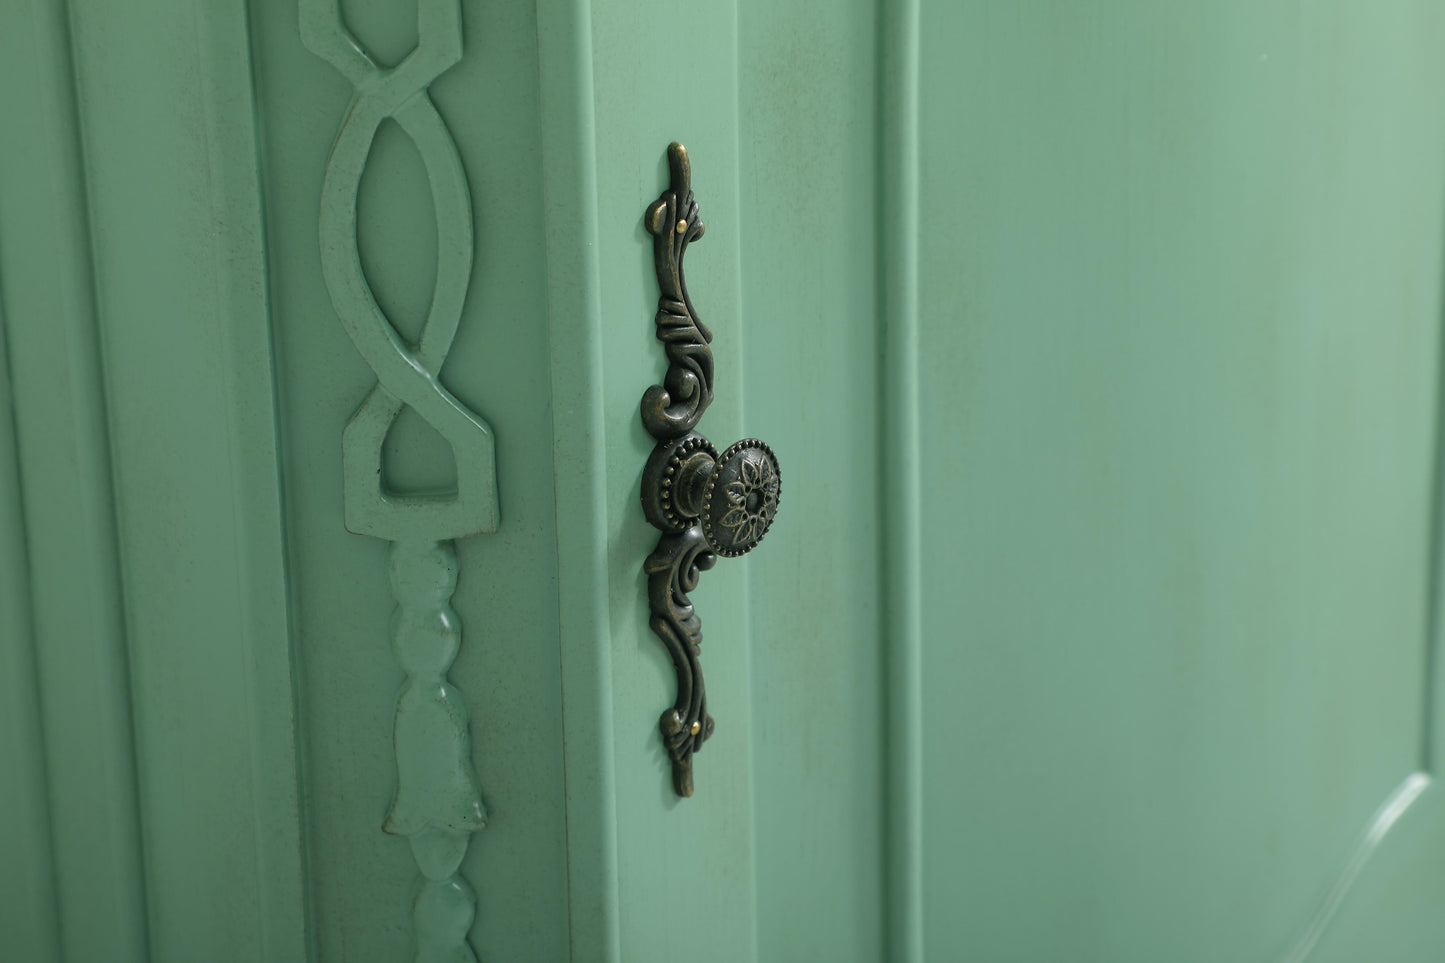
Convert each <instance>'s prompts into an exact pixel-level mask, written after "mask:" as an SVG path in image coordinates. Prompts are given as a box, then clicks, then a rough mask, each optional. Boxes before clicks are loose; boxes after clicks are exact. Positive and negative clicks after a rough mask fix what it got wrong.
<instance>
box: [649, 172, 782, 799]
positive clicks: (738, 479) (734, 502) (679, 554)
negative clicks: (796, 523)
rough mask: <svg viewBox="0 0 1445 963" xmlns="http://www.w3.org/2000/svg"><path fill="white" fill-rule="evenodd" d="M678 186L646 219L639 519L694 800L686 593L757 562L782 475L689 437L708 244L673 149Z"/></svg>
mask: <svg viewBox="0 0 1445 963" xmlns="http://www.w3.org/2000/svg"><path fill="white" fill-rule="evenodd" d="M667 160H668V166H669V167H670V168H671V170H672V184H671V185H670V186H669V187H668V189H667V190H666V191H664V192H663V194H662V196H661V197H659V198H658V199H657V200H656V201H654V202H653V203H652V204H651V205H649V206H648V208H647V214H646V216H645V220H644V223H645V224H646V226H647V230H648V232H649V233H651V234H652V238H653V241H652V250H653V257H654V258H655V260H656V262H657V284H658V287H659V288H660V289H661V294H660V296H659V297H658V299H657V317H656V321H657V340H659V341H661V342H662V345H663V349H664V350H665V351H666V353H667V360H668V368H667V376H666V377H665V378H664V379H663V383H662V384H660V385H653V386H652V387H651V388H648V389H647V392H646V393H645V394H644V395H643V396H642V424H643V425H644V426H645V427H646V428H647V432H648V434H650V435H652V437H653V438H656V439H657V447H656V448H654V449H653V451H652V455H651V456H650V457H649V458H648V459H647V466H646V467H645V468H644V469H643V471H642V510H643V513H644V514H645V515H646V516H647V520H648V521H649V522H651V523H652V524H653V526H654V527H656V528H657V529H658V530H659V531H661V532H662V535H661V537H659V538H658V540H657V548H656V549H655V550H654V551H653V553H652V554H651V555H650V556H648V558H647V561H646V562H645V563H644V564H643V571H645V572H646V573H647V597H648V601H649V603H650V604H651V607H652V620H651V625H652V630H653V631H654V632H656V633H657V636H658V638H660V639H662V642H663V644H664V645H666V646H667V650H668V653H669V654H670V655H671V656H672V662H673V666H674V667H675V668H676V670H677V701H676V702H675V703H674V704H673V706H672V707H671V708H670V709H668V710H667V711H666V712H664V713H663V714H662V722H661V727H662V738H663V742H664V743H665V744H666V746H667V752H668V755H669V756H671V757H672V784H673V788H674V789H676V790H677V794H678V795H679V796H691V795H692V755H693V753H694V752H696V751H698V750H699V749H701V748H702V744H703V742H704V741H706V740H707V737H708V736H710V735H712V731H713V720H712V716H710V715H708V712H707V694H706V691H705V690H704V688H703V681H702V666H701V664H700V663H699V662H698V657H699V654H700V646H701V644H702V620H701V619H699V618H698V615H697V612H696V610H694V608H693V605H692V602H691V601H690V600H689V599H688V597H687V596H688V593H689V592H691V591H692V590H693V589H695V588H697V582H698V577H699V575H700V573H702V572H705V571H707V570H708V569H710V568H712V567H713V565H714V564H715V563H716V562H717V557H718V556H719V555H722V556H726V557H729V558H731V557H735V556H738V555H743V554H745V553H747V552H749V551H751V550H752V549H753V548H754V546H756V545H757V544H758V542H760V541H762V539H763V536H764V535H766V534H767V531H768V528H769V527H770V526H771V525H772V524H773V517H774V515H775V514H776V513H777V510H778V497H779V495H780V494H781V493H782V484H781V482H782V476H781V475H780V474H779V471H778V459H777V456H775V455H774V454H773V450H772V449H771V448H769V447H768V446H767V445H766V444H764V443H763V442H761V441H759V440H757V439H756V438H748V439H745V440H743V441H740V442H738V443H737V444H735V445H732V446H730V447H729V448H728V449H727V450H726V451H724V452H723V453H722V454H718V451H717V449H716V448H714V447H713V445H712V442H710V441H708V440H707V439H706V438H704V437H703V436H702V435H699V434H697V433H696V432H695V431H693V429H694V428H696V427H697V423H698V420H699V419H701V418H702V414H703V412H704V411H706V410H707V406H708V405H709V404H711V403H712V381H713V366H712V349H711V348H710V347H708V344H709V342H711V341H712V332H711V331H709V330H708V329H707V327H706V326H705V325H704V324H703V323H702V321H701V319H699V318H698V316H697V313H696V312H695V311H694V310H693V307H692V301H691V299H689V298H688V295H687V284H686V281H685V279H684V278H683V273H682V256H683V254H684V253H685V252H686V251H687V246H688V244H689V243H691V242H692V241H695V240H697V239H698V238H700V237H702V235H703V231H704V229H705V228H704V226H703V223H702V221H701V220H700V219H699V218H698V208H697V201H695V200H694V199H693V196H692V167H691V164H690V163H689V161H688V157H687V148H685V147H683V146H682V145H681V144H677V143H674V144H671V145H669V146H668V148H667Z"/></svg>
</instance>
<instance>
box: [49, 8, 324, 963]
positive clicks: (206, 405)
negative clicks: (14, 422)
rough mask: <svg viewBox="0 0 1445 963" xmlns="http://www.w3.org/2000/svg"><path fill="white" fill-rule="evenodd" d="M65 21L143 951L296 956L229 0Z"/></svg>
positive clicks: (259, 235) (246, 61)
mask: <svg viewBox="0 0 1445 963" xmlns="http://www.w3.org/2000/svg"><path fill="white" fill-rule="evenodd" d="M71 30H72V34H71V35H72V41H73V50H74V58H75V83H76V88H77V91H78V96H77V103H78V104H79V111H78V113H79V118H78V119H79V127H80V130H81V132H82V138H83V143H84V160H85V164H84V170H83V177H84V184H85V191H86V198H87V200H88V212H89V224H90V228H91V233H90V240H91V250H90V257H91V260H92V262H93V265H94V271H93V278H94V285H95V317H96V328H97V329H98V332H99V338H98V341H99V343H100V351H99V362H100V366H101V372H102V373H103V379H104V380H103V382H102V374H101V373H98V375H97V377H95V378H94V379H93V381H94V384H95V385H96V386H97V387H98V386H99V385H100V384H102V383H103V384H104V387H105V397H104V400H105V413H108V423H109V449H110V453H111V458H112V464H113V468H112V473H113V477H112V478H111V481H112V482H113V493H114V494H113V504H114V519H115V527H116V529H117V531H118V538H117V539H116V555H117V557H118V560H119V564H118V570H119V573H120V575H121V576H123V588H124V590H125V593H126V594H125V598H124V609H123V612H120V611H118V612H117V613H116V615H115V617H114V619H113V623H114V625H115V626H116V627H117V628H118V627H119V626H120V625H121V624H122V615H123V616H124V624H125V625H126V632H127V637H128V643H129V644H128V649H129V684H130V686H131V688H132V689H133V692H134V701H133V706H134V709H133V715H134V729H135V733H136V750H137V751H136V762H137V766H136V770H137V777H136V778H137V783H138V787H139V789H138V795H139V804H140V805H139V808H140V812H141V817H140V819H141V824H142V829H143V853H144V855H143V859H144V871H145V890H144V892H145V893H146V896H147V903H146V909H147V912H148V919H147V926H148V942H149V943H150V946H149V948H148V949H146V950H145V951H144V952H143V953H142V954H141V955H142V956H143V957H144V958H154V959H179V958H183V957H184V958H192V957H196V956H206V957H212V958H214V957H217V955H218V954H221V955H245V956H253V957H255V958H258V959H260V958H266V959H272V958H275V959H288V960H301V959H305V958H306V957H307V946H306V941H307V936H306V922H305V916H306V913H305V905H306V889H305V883H304V857H303V854H302V852H301V846H302V844H301V832H300V808H299V804H300V799H299V784H298V778H297V776H298V773H297V770H296V740H295V711H294V709H295V705H294V686H293V678H292V656H293V653H292V647H291V638H290V620H289V612H288V602H289V600H288V596H287V587H286V577H285V549H284V545H285V541H284V532H283V523H282V517H281V506H280V488H279V478H280V463H279V456H278V451H277V444H276V441H277V422H276V415H275V381H274V376H273V371H272V357H271V338H270V327H269V325H270V319H269V304H268V300H267V285H268V278H267V275H266V270H265V245H264V236H263V226H262V223H261V194H260V185H259V172H258V170H257V167H256V160H257V151H256V129H255V103H254V92H253V89H252V82H251V73H250V49H249V36H248V33H247V17H246V4H245V2H244V0H232V2H229V3H213V4H207V5H205V6H204V8H200V7H196V6H195V5H193V4H186V3H184V2H182V0H174V2H168V0H156V2H154V3H148V4H146V5H145V7H144V9H143V10H141V9H135V10H131V9H127V10H119V9H118V8H115V7H113V6H108V5H106V4H100V3H94V2H90V0H74V2H73V3H72V4H71ZM105 413H103V415H102V416H103V417H104V416H105ZM102 450H103V449H102ZM138 877H139V874H137V878H133V879H130V880H128V881H127V886H128V887H129V890H130V891H132V892H139V891H140V883H139V879H138ZM86 928H87V925H86V924H82V925H81V926H77V927H75V929H76V930H85V929H86ZM71 931H72V929H71V927H70V926H69V925H67V928H66V936H67V938H69V936H70V933H71ZM107 938H108V934H105V933H103V932H102V933H101V934H99V939H101V940H106V939H107ZM96 958H97V959H112V958H115V957H114V956H113V955H112V954H105V955H100V956H97V957H96Z"/></svg>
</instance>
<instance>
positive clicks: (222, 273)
mask: <svg viewBox="0 0 1445 963" xmlns="http://www.w3.org/2000/svg"><path fill="white" fill-rule="evenodd" d="M200 11H201V17H200V20H199V24H198V26H199V27H200V31H199V37H198V43H199V45H200V48H201V50H202V51H203V52H204V56H205V57H206V58H207V61H208V62H209V63H211V64H212V65H213V69H212V70H210V71H207V72H206V74H205V78H206V86H205V96H204V98H203V107H204V111H205V123H206V133H207V136H206V143H207V148H208V154H209V157H208V160H209V165H210V171H211V180H210V182H211V184H212V185H213V191H212V195H211V213H212V216H213V218H214V220H215V223H217V224H233V225H234V226H233V228H232V229H231V230H229V231H226V232H225V233H224V235H223V238H224V240H223V243H222V244H219V245H217V247H216V248H215V249H214V251H213V257H214V258H215V263H216V274H217V275H218V281H219V283H218V289H219V290H218V292H217V300H218V302H219V305H220V310H219V312H218V314H219V315H220V316H221V318H222V319H223V322H224V324H223V326H222V328H221V341H222V351H223V356H224V370H225V371H226V372H227V384H226V388H227V392H226V395H225V396H224V397H225V400H226V401H227V402H229V411H230V415H229V417H228V419H227V428H228V435H229V442H230V465H231V472H232V497H233V499H234V509H233V510H234V512H235V514H236V517H237V519H238V521H237V523H236V527H237V529H238V530H239V534H238V538H237V548H236V555H237V559H236V565H237V576H236V578H237V594H238V596H239V602H240V606H241V613H242V620H243V623H244V626H245V636H244V637H245V645H246V648H247V655H248V660H247V664H246V669H247V680H246V707H247V710H248V711H249V719H248V720H247V722H248V723H249V735H250V758H249V761H250V764H251V772H252V775H253V778H254V780H255V787H256V788H255V790H254V793H255V798H254V799H253V801H252V803H251V812H250V816H251V831H252V834H253V836H252V839H253V842H254V846H255V859H256V865H257V880H258V887H259V890H260V892H259V893H258V895H257V900H258V905H257V912H258V917H259V923H260V926H261V933H260V938H259V943H260V946H261V952H262V954H263V955H264V956H265V958H267V959H283V958H294V959H298V963H300V959H301V958H302V954H304V959H305V960H311V959H314V958H315V945H314V927H313V926H312V925H311V904H310V887H309V881H308V866H307V854H306V842H305V820H304V818H303V815H302V802H301V758H300V742H301V740H300V726H299V717H298V713H297V688H296V658H297V653H296V647H295V638H294V634H293V631H292V619H291V595H290V573H289V565H288V558H287V553H286V524H285V517H284V509H283V505H282V501H283V498H282V476H281V456H280V425H279V420H278V416H277V411H278V398H277V379H276V362H275V355H274V351H275V338H274V333H273V331H272V329H271V305H270V298H269V286H270V280H269V276H268V271H267V267H266V239H265V221H264V210H265V204H264V200H265V199H264V195H263V191H262V160H261V153H260V143H259V139H260V138H259V124H258V121H257V113H256V84H255V76H254V71H253V68H252V63H251V58H252V51H251V33H250V20H249V16H248V13H249V11H248V4H247V3H246V2H238V3H208V4H205V5H204V6H203V7H201V8H200ZM237 212H240V214H241V216H237Z"/></svg>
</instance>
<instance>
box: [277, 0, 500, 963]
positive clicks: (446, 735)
mask: <svg viewBox="0 0 1445 963" xmlns="http://www.w3.org/2000/svg"><path fill="white" fill-rule="evenodd" d="M300 13H301V35H302V39H303V41H304V42H305V44H306V46H307V47H308V48H309V49H310V50H311V51H312V52H313V53H315V54H316V55H317V56H319V57H321V58H323V59H325V60H326V61H328V62H329V63H331V64H332V65H333V66H334V67H336V69H337V70H339V71H340V72H341V73H342V74H343V75H345V77H346V78H347V79H348V80H350V81H351V84H352V86H353V87H354V88H355V96H354V97H353V99H352V102H351V105H350V108H349V109H348V111H347V113H346V117H345V120H344V122H343V123H342V125H341V130H340V132H339V133H338V134H337V137H336V143H335V145H334V146H333V147H332V151H331V158H330V160H329V162H328V163H327V167H326V174H325V178H324V181H323V183H322V187H321V213H320V218H319V221H318V232H319V235H320V242H321V269H322V274H323V277H324V279H325V281H326V287H327V290H328V292H329V293H330V295H331V302H332V305H333V306H334V308H335V309H336V313H337V315H338V316H339V317H340V319H341V323H342V325H343V326H344V327H345V329H346V333H347V334H348V335H349V336H350V337H351V340H352V342H353V343H354V344H355V345H356V349H357V351H358V352H360V354H361V356H362V358H363V360H365V361H366V363H367V365H368V366H369V367H370V368H371V369H372V371H373V372H374V373H375V375H376V379H377V383H376V385H375V387H373V388H372V390H371V392H370V394H368V395H367V397H366V400H365V401H363V402H362V404H361V407H360V408H358V409H357V411H356V413H355V414H354V415H353V416H352V418H351V420H350V421H349V422H348V423H347V425H346V428H345V431H344V432H343V433H342V471H343V478H344V482H343V484H344V492H343V493H344V501H345V517H346V527H347V528H348V529H350V530H351V531H353V532H358V533H360V534H365V535H374V536H376V537H379V538H385V539H388V540H390V541H391V542H392V546H391V586H392V594H393V596H394V597H395V599H396V602H397V608H396V614H395V615H394V617H393V619H392V634H393V649H394V652H395V655H396V658H397V661H398V663H399V664H400V665H401V667H402V668H403V669H404V670H405V671H406V673H407V678H406V681H405V682H403V684H402V687H401V690H400V692H399V693H398V694H397V701H396V720H395V738H394V743H395V751H396V762H397V791H396V797H395V799H394V800H393V802H392V805H391V809H390V811H389V813H388V814H387V817H386V821H385V823H384V824H383V826H382V828H383V829H384V830H385V831H386V832H388V833H394V834H398V835H402V836H405V837H406V838H407V839H408V840H409V842H410V844H411V849H412V855H413V856H414V858H415V860H416V863H417V867H418V869H419V870H420V872H421V875H422V886H421V891H420V893H419V894H418V896H417V898H416V902H415V906H414V917H413V918H414V921H415V939H416V960H417V961H418V963H459V961H475V960H476V955H475V954H474V953H473V952H472V949H471V947H470V946H469V945H468V943H467V933H468V931H469V930H470V928H471V925H472V920H473V918H474V916H475V914H476V897H475V895H474V894H473V892H472V889H471V887H470V886H469V885H468V884H467V882H466V881H465V880H464V879H463V878H462V877H461V875H460V872H459V868H460V866H461V862H462V858H463V857H464V856H465V855H466V851H467V846H468V843H469V841H470V838H471V834H472V833H474V832H476V831H477V830H479V829H481V828H482V827H483V826H484V825H486V810H485V809H484V807H483V805H482V798H481V792H480V790H479V789H478V785H477V776H476V772H475V769H474V767H473V765H472V760H471V737H470V733H469V729H468V715H467V709H466V705H465V704H464V703H463V701H462V698H461V694H460V693H459V692H458V691H457V690H456V688H455V687H454V686H453V685H452V684H451V682H450V681H449V680H448V679H447V671H448V670H449V669H450V668H451V665H452V662H453V660H454V659H455V658H456V655H457V652H458V650H459V648H460V646H461V626H460V623H459V620H458V619H457V614H456V612H455V610H453V609H452V606H451V595H452V591H453V590H454V589H455V587H456V579H457V560H456V550H455V548H454V545H453V542H452V539H455V538H460V537H462V536H465V535H471V534H476V533H480V532H494V531H496V528H497V520H498V519H497V514H498V509H497V481H496V464H495V454H494V445H493V441H492V433H491V430H490V428H488V426H487V424H486V422H484V421H483V420H482V419H481V418H479V417H478V416H477V415H476V414H475V413H474V412H472V411H471V410H470V409H468V408H467V407H466V405H464V404H462V403H461V402H460V401H458V400H457V399H456V398H455V397H454V396H453V395H452V394H451V392H449V391H447V389H446V388H445V387H444V386H443V385H442V384H441V381H440V380H439V375H440V372H441V368H442V364H443V363H444V362H445V360H446V356H447V352H448V351H450V350H451V344H452V339H453V337H454V336H455V334H456V331H457V326H458V324H459V323H460V322H461V313H462V304H463V302H464V301H465V299H466V293H467V285H468V282H469V279H470V276H471V269H472V207H471V195H470V192H469V190H468V187H467V179H466V173H465V171H464V170H463V168H462V163H461V158H460V156H459V155H458V153H457V148H456V144H455V143H454V142H453V141H452V137H451V133H450V132H449V131H448V130H447V126H446V123H445V122H444V121H443V120H442V118H441V115H440V114H439V113H437V110H436V107H435V106H434V105H433V104H432V102H431V98H430V97H429V96H428V93H427V90H428V87H429V86H430V84H431V83H432V81H433V80H435V79H436V78H437V77H438V76H440V75H441V74H442V72H444V71H445V70H447V69H448V68H450V67H451V66H453V65H454V64H456V63H457V61H458V60H460V59H461V55H462V34H461V10H460V5H459V2H458V0H420V3H419V6H418V35H419V39H418V42H417V46H416V48H415V49H414V50H413V51H412V52H411V53H410V54H409V55H408V56H407V57H406V59H405V60H403V61H402V62H401V63H400V64H399V65H398V66H396V67H395V68H390V69H387V68H382V67H380V66H378V65H377V64H376V62H375V61H374V60H373V59H372V58H371V57H370V56H369V55H368V54H367V53H366V52H365V51H364V50H363V48H362V46H361V45H360V43H358V42H357V40H356V38H355V37H353V36H352V35H351V34H350V32H349V31H348V30H347V29H346V27H345V25H344V24H343V23H342V20H341V14H340V11H339V9H338V6H337V0H301V10H300ZM388 118H390V119H394V120H395V121H396V122H397V124H398V125H399V126H400V127H401V129H402V131H404V132H405V133H406V135H407V136H408V137H410V138H411V140H412V142H413V143H414V144H415V145H416V148H417V151H418V152H419V153H420V155H421V158H422V161H423V163H424V164H425V167H426V172H427V179H428V182H429V184H430V186H431V190H432V194H433V197H434V200H435V208H436V224H437V241H438V243H437V271H436V288H435V290H434V292H433V296H432V302H431V308H430V311H429V312H428V314H427V318H426V322H425V325H424V327H423V329H422V332H421V335H420V337H419V338H418V340H417V343H416V344H415V345H412V344H409V343H407V342H406V341H405V340H404V339H403V338H402V337H401V336H400V335H399V334H398V333H397V331H396V328H395V327H394V326H393V325H392V323H391V321H390V320H389V319H388V318H387V317H386V315H385V314H384V312H383V311H382V310H381V308H380V306H379V305H378V304H377V301H376V298H375V296H374V295H373V293H372V290H371V286H370V284H369V283H368V281H367V279H366V276H365V273H364V272H363V270H362V265H361V255H360V251H359V250H358V247H357V236H356V232H357V219H356V199H357V191H358V190H359V188H360V184H361V175H362V172H363V170H364V169H365V167H366V163H367V158H368V156H369V154H370V151H371V144H372V141H373V140H374V139H375V137H376V133H377V129H378V128H379V127H380V125H381V123H382V121H384V120H386V119H388ZM404 407H410V408H412V409H413V410H414V411H415V412H416V413H417V414H418V415H420V416H421V418H422V420H423V421H425V422H426V423H427V424H428V425H430V426H431V427H432V428H434V429H435V430H436V431H437V433H438V434H440V435H441V437H442V438H443V439H445V440H446V442H447V443H448V444H449V445H450V446H451V449H452V453H453V457H454V459H455V463H456V468H457V483H456V491H455V492H452V493H448V494H442V495H435V494H425V495H418V494H403V493H398V492H393V491H389V490H387V489H386V487H385V485H384V483H383V481H382V478H383V475H382V471H381V468H382V444H383V442H384V441H385V439H386V435H387V432H388V431H389V430H390V428H391V426H392V424H393V423H394V422H395V421H396V418H397V416H398V415H399V414H400V413H401V410H402V409H403V408H404Z"/></svg>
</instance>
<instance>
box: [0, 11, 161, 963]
mask: <svg viewBox="0 0 1445 963" xmlns="http://www.w3.org/2000/svg"><path fill="white" fill-rule="evenodd" d="M0 19H3V24H0V63H3V67H0V77H3V78H4V79H5V86H6V89H8V90H12V91H24V92H25V93H24V95H23V96H13V97H9V98H6V106H5V107H4V108H0V121H3V127H4V130H5V131H6V135H7V138H8V139H9V142H11V143H14V144H16V145H24V148H23V149H20V150H13V151H12V150H6V151H0V209H3V210H4V218H3V220H0V271H3V274H4V276H5V278H6V284H7V287H6V290H5V300H6V311H7V314H8V317H7V321H8V324H9V328H10V340H9V344H8V349H9V352H10V362H11V370H12V371H13V373H14V380H13V384H12V388H13V390H14V392H15V409H14V419H15V420H14V426H15V431H16V436H17V443H18V446H19V449H20V450H21V451H23V452H25V457H24V459H23V460H22V461H21V462H20V464H19V474H20V486H21V490H22V499H23V511H24V524H25V527H26V529H27V530H28V531H29V532H31V533H34V534H33V536H32V537H31V539H30V542H29V546H28V548H29V553H28V554H29V557H28V560H27V561H28V563H29V566H30V572H29V591H30V594H31V599H32V616H33V619H32V631H33V633H34V640H35V668H36V673H37V678H38V688H39V692H38V695H39V701H40V713H41V727H40V728H41V737H42V739H43V743H42V745H43V750H44V754H45V757H46V765H45V773H46V778H47V787H48V797H49V801H50V813H49V817H50V823H51V827H52V834H53V847H52V848H53V854H54V865H53V872H54V880H55V891H56V899H57V914H58V917H59V924H60V932H61V933H62V940H61V943H62V946H61V950H62V954H63V957H64V959H66V960H68V961H77V963H78V961H90V960H95V961H102V960H103V961H107V963H111V961H114V963H126V961H140V960H144V959H147V958H148V957H149V939H148V934H147V918H146V903H147V901H146V890H145V884H144V877H143V866H142V855H141V852H142V850H141V826H140V816H139V808H138V797H137V787H136V754H135V744H134V739H133V726H132V712H131V701H130V671H129V665H128V650H127V641H126V635H125V630H124V610H123V606H122V601H121V581H120V570H119V558H118V554H117V544H116V517H115V505H114V499H113V489H112V484H111V477H112V476H111V466H110V437H109V431H108V428H107V423H106V405H105V393H104V390H103V380H102V368H101V360H100V351H99V332H98V326H97V320H96V313H95V288H94V274H93V268H92V260H91V250H90V244H91V223H90V218H89V210H88V197H87V191H88V183H87V180H86V177H85V168H84V161H83V145H82V134H81V127H80V123H79V116H78V107H77V99H76V80H75V71H74V64H75V54H74V51H73V46H72V31H71V24H70V4H68V3H58V2H51V0H34V2H31V3H17V4H13V5H7V6H6V11H5V14H4V16H3V18H0ZM97 799H102V800H104V805H103V806H100V807H97V806H96V805H95V801H96V800H97Z"/></svg>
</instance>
